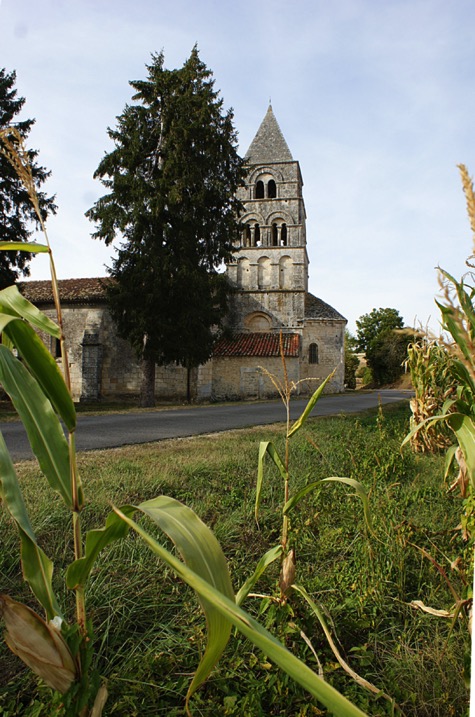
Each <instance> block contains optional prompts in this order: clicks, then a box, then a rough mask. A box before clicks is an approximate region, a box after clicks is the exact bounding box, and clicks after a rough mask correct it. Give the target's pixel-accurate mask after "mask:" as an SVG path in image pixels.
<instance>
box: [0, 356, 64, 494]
mask: <svg viewBox="0 0 475 717" xmlns="http://www.w3.org/2000/svg"><path fill="white" fill-rule="evenodd" d="M0 382H1V383H2V384H3V387H4V389H5V391H6V392H7V393H8V395H9V396H10V398H11V400H12V403H13V405H14V407H15V410H16V411H17V413H18V415H19V416H20V418H21V420H22V422H23V425H24V427H25V429H26V432H27V434H28V439H29V441H30V444H31V447H32V449H33V452H34V454H35V456H36V457H37V459H38V462H39V464H40V468H41V470H42V471H43V473H44V474H45V476H46V479H47V480H48V483H49V484H50V486H51V487H52V488H53V490H56V491H58V493H60V495H61V496H62V498H63V500H64V501H65V503H66V505H68V506H69V507H72V502H73V501H72V491H71V485H70V471H69V449H68V444H67V441H66V439H65V437H64V433H63V429H62V427H61V424H60V422H59V419H58V417H57V415H56V414H55V412H54V411H53V409H52V407H51V403H50V402H49V401H48V399H47V398H46V396H45V394H44V393H43V391H42V390H41V388H40V386H39V385H38V382H37V381H36V380H35V379H34V378H33V377H32V376H31V374H30V373H29V371H28V370H27V369H26V368H25V367H24V366H23V365H22V363H21V362H20V361H19V360H18V359H17V358H15V357H14V356H13V354H12V352H11V351H10V350H9V349H7V348H5V346H0Z"/></svg>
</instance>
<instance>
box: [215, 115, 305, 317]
mask: <svg viewBox="0 0 475 717" xmlns="http://www.w3.org/2000/svg"><path fill="white" fill-rule="evenodd" d="M245 160H246V166H247V168H248V173H247V177H246V183H245V186H244V187H242V188H241V189H240V191H239V194H238V196H239V199H240V200H241V202H242V204H243V206H244V210H243V213H242V215H241V217H240V220H241V224H242V232H241V237H240V242H239V246H238V247H237V251H236V252H235V254H234V257H233V261H232V262H231V263H230V264H229V265H228V267H227V272H228V277H229V279H230V281H231V283H232V284H233V285H234V287H235V288H236V290H237V291H236V294H235V295H234V303H235V311H234V312H233V317H232V319H231V322H232V325H233V327H234V328H235V329H240V330H242V329H245V330H248V331H256V330H257V331H269V330H272V329H274V330H275V329H295V328H298V327H300V326H301V323H302V321H303V319H304V315H305V294H306V292H307V290H308V255H307V248H306V245H307V239H306V229H305V220H306V214H305V205H304V200H303V196H302V187H303V181H302V175H301V173H300V167H299V163H298V162H297V161H295V160H294V159H293V157H292V154H291V152H290V150H289V147H288V145H287V142H286V141H285V138H284V136H283V134H282V132H281V129H280V127H279V125H278V123H277V120H276V118H275V115H274V112H273V110H272V107H271V105H269V108H268V110H267V113H266V115H265V117H264V119H263V121H262V123H261V125H260V127H259V129H258V131H257V134H256V136H255V137H254V139H253V141H252V142H251V145H250V147H249V149H248V151H247V153H246V155H245ZM259 315H260V318H259Z"/></svg>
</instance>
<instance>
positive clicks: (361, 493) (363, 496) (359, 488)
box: [322, 476, 376, 536]
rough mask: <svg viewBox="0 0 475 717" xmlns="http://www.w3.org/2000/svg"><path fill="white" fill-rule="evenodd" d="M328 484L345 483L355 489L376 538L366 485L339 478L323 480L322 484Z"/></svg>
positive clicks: (368, 525)
mask: <svg viewBox="0 0 475 717" xmlns="http://www.w3.org/2000/svg"><path fill="white" fill-rule="evenodd" d="M328 482H334V483H344V484H345V485H349V486H351V488H354V489H355V492H354V495H356V496H357V497H358V498H359V499H360V500H361V502H362V503H363V512H364V517H365V522H366V525H367V527H368V530H369V532H370V533H371V534H372V535H374V536H375V535H376V534H375V532H374V530H373V523H372V520H371V511H370V509H369V500H368V494H367V493H366V490H365V487H364V485H363V484H362V483H360V482H359V481H357V480H355V479H354V478H339V477H336V476H332V477H331V478H323V480H322V483H328Z"/></svg>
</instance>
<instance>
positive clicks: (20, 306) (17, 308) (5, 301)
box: [0, 286, 61, 339]
mask: <svg viewBox="0 0 475 717" xmlns="http://www.w3.org/2000/svg"><path fill="white" fill-rule="evenodd" d="M0 311H1V312H2V313H5V314H11V315H12V316H17V317H20V318H22V319H25V320H26V321H28V323H30V324H31V325H32V326H34V327H35V328H37V329H38V330H39V331H44V332H45V333H47V334H49V335H51V336H55V337H56V338H57V339H60V338H61V329H60V328H59V326H58V325H57V324H55V323H54V321H51V319H49V318H48V317H47V316H46V314H43V312H42V311H40V310H39V309H37V308H36V306H35V305H34V304H32V303H31V302H30V301H28V300H27V299H25V297H24V296H22V295H21V294H20V292H19V291H18V288H17V287H16V286H9V287H7V288H6V289H3V291H0Z"/></svg>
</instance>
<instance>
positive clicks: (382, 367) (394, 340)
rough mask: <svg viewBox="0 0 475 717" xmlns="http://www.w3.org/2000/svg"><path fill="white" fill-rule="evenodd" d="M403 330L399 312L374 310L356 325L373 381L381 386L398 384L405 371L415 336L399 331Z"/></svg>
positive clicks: (358, 342) (362, 317) (360, 344)
mask: <svg viewBox="0 0 475 717" xmlns="http://www.w3.org/2000/svg"><path fill="white" fill-rule="evenodd" d="M403 327H404V322H403V319H402V316H401V315H400V314H399V312H398V311H397V310H396V309H373V310H372V311H371V313H369V314H364V315H363V316H361V317H360V318H359V319H358V320H357V322H356V329H357V331H356V340H357V346H358V349H359V350H360V351H364V352H365V355H366V360H367V363H368V366H369V368H370V369H371V371H372V374H373V380H374V382H375V383H376V384H377V385H378V386H381V385H382V384H385V383H391V382H392V381H395V380H396V379H397V378H399V376H401V374H402V373H403V371H404V368H403V365H402V364H403V362H404V360H405V358H406V357H407V346H408V344H409V343H410V342H411V341H412V340H413V336H410V335H408V334H404V333H400V332H398V329H402V328H403Z"/></svg>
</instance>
